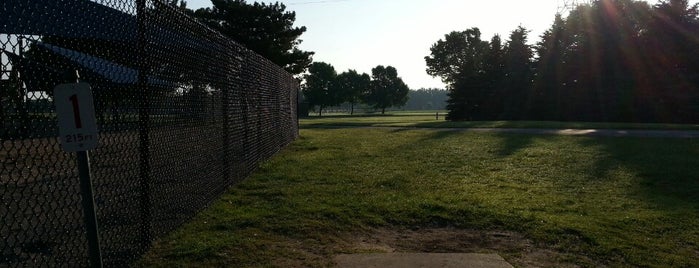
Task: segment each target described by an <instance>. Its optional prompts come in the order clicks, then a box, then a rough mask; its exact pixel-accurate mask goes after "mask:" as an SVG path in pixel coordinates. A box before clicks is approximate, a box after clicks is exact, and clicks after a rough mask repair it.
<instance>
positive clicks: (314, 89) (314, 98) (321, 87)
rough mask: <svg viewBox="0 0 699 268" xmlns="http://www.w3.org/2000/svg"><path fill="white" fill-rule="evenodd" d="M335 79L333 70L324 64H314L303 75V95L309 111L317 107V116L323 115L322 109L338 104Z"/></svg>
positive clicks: (335, 73)
mask: <svg viewBox="0 0 699 268" xmlns="http://www.w3.org/2000/svg"><path fill="white" fill-rule="evenodd" d="M336 77H337V72H336V71H335V68H334V67H333V66H332V65H330V64H328V63H325V62H314V63H313V64H311V66H310V67H309V68H308V74H306V75H304V80H305V83H304V84H303V85H302V91H303V95H304V97H305V99H306V101H307V102H308V105H309V107H310V108H311V109H313V108H314V107H318V116H322V115H323V108H325V107H328V106H332V105H335V104H338V102H339V101H338V99H339V98H338V94H337V92H336V91H335V89H336V88H335V86H334V82H335V79H336Z"/></svg>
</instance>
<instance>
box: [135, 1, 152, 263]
mask: <svg viewBox="0 0 699 268" xmlns="http://www.w3.org/2000/svg"><path fill="white" fill-rule="evenodd" d="M136 12H137V14H136V16H137V17H138V45H137V46H138V61H139V64H138V69H139V70H138V85H137V88H138V89H139V90H140V91H141V94H143V95H142V97H141V98H140V105H139V108H138V136H139V149H138V151H139V156H140V161H139V185H140V189H141V196H140V199H141V200H140V201H141V202H140V203H141V209H140V210H141V211H140V213H141V224H142V228H141V230H140V231H141V233H140V236H141V250H142V251H144V252H145V251H146V250H148V248H149V247H150V242H151V191H150V139H149V137H148V136H149V127H150V114H149V112H150V111H149V110H150V109H149V108H150V102H151V100H150V96H151V92H150V89H149V88H148V60H147V57H148V54H147V51H146V46H147V40H146V31H147V29H146V0H137V1H136Z"/></svg>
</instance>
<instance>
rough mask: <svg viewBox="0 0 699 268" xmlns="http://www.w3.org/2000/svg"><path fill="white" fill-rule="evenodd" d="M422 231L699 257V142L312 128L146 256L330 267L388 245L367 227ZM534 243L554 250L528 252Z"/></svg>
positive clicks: (554, 259) (653, 263) (586, 258)
mask: <svg viewBox="0 0 699 268" xmlns="http://www.w3.org/2000/svg"><path fill="white" fill-rule="evenodd" d="M423 229H430V230H436V229H444V230H450V232H458V231H459V230H465V231H468V232H471V233H473V232H476V233H480V232H482V233H483V234H486V233H489V234H492V233H498V232H501V233H504V234H505V235H504V236H508V237H521V239H525V240H527V241H530V242H529V243H530V245H531V246H530V247H525V248H522V247H519V248H518V247H516V246H513V247H511V248H510V249H509V250H503V248H505V249H507V247H498V248H488V246H487V245H488V244H487V243H484V246H482V247H479V248H476V249H475V250H476V251H480V252H495V253H499V254H501V255H502V256H503V257H504V258H505V259H506V260H508V261H510V262H511V263H513V264H514V265H515V266H529V265H535V266H551V267H559V266H562V265H563V264H565V265H566V266H584V267H590V266H592V267H595V266H601V265H607V266H612V267H618V266H647V267H699V142H698V141H697V140H691V139H657V138H656V139H649V138H600V137H595V138H592V137H569V136H546V135H520V134H493V133H470V132H459V131H444V130H417V129H416V130H405V129H381V128H378V129H377V128H372V129H361V128H359V129H330V128H326V129H304V130H302V131H301V138H300V139H299V140H298V141H296V142H295V143H293V144H292V145H291V146H290V147H288V148H287V149H285V150H283V151H282V152H281V153H280V154H279V155H278V156H276V157H274V158H273V159H271V160H270V161H268V162H266V163H264V164H263V165H262V166H261V167H260V169H259V171H258V172H256V173H255V174H254V175H253V176H252V177H251V178H249V179H248V180H246V181H244V182H242V183H240V184H238V185H236V186H234V187H232V188H231V190H230V191H228V192H227V193H226V194H225V195H224V196H223V197H222V198H221V199H220V200H219V201H217V202H215V203H214V204H213V205H212V206H211V207H210V208H209V209H207V210H205V211H204V212H202V213H200V214H199V215H198V216H197V217H195V218H194V219H193V221H192V222H191V223H189V224H186V225H185V226H183V227H182V228H181V229H179V230H178V231H176V232H174V233H173V234H171V235H170V236H168V237H167V238H165V239H163V240H161V241H159V242H158V243H157V244H156V245H155V246H154V248H153V249H152V250H151V251H150V252H149V253H148V254H147V255H146V257H145V258H144V259H143V260H142V261H141V262H140V263H139V265H141V266H160V267H172V266H181V267H192V266H199V267H210V266H228V267H258V266H263V267H264V266H279V267H289V266H297V267H323V266H332V264H333V263H332V256H333V255H335V254H339V253H354V252H367V251H368V252H382V251H387V249H386V247H379V246H377V247H367V246H361V245H360V246H358V243H359V244H361V243H366V242H367V241H365V240H362V241H359V242H358V241H357V238H358V237H371V236H372V235H374V234H382V233H384V234H385V233H386V232H387V230H392V231H394V232H396V233H398V234H400V233H401V232H403V231H405V232H411V233H414V232H419V231H420V230H423ZM406 237H407V236H406ZM483 237H484V238H483V239H489V238H487V237H485V236H483ZM406 239H408V238H406ZM454 239H457V238H456V237H455V238H454ZM398 240H400V237H399V239H398ZM452 242H454V241H449V239H446V240H443V241H441V242H440V243H443V244H453V243H452ZM515 242H516V241H515ZM515 242H513V243H515ZM505 243H507V242H505ZM389 246H390V245H389ZM467 246H468V245H466V244H465V243H461V244H456V245H453V246H451V247H439V245H434V248H435V249H434V250H430V248H432V247H431V246H430V248H427V247H426V246H420V245H415V246H414V247H411V246H406V245H403V247H394V249H397V250H398V251H401V250H404V251H432V252H447V251H451V252H463V251H474V249H473V248H467ZM532 247H534V249H536V250H539V251H540V252H553V253H555V254H549V255H546V256H544V257H540V258H539V259H541V258H549V260H547V261H543V262H534V263H532V262H526V258H524V259H525V260H523V257H522V256H523V255H525V254H527V252H523V251H525V249H526V250H527V251H532V250H534V249H532ZM411 249H412V250H411Z"/></svg>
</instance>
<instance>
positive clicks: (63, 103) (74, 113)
mask: <svg viewBox="0 0 699 268" xmlns="http://www.w3.org/2000/svg"><path fill="white" fill-rule="evenodd" d="M53 101H54V103H55V104H56V115H57V117H58V134H59V135H60V137H59V140H60V141H61V147H62V148H63V150H65V151H67V152H78V151H87V150H91V149H94V148H95V147H97V122H96V120H95V105H94V102H93V100H92V90H91V89H90V84H88V83H77V84H62V85H58V86H56V88H54V89H53Z"/></svg>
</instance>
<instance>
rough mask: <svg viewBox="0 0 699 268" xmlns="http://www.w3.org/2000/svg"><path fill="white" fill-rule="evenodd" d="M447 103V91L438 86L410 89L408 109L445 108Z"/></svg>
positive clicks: (406, 107)
mask: <svg viewBox="0 0 699 268" xmlns="http://www.w3.org/2000/svg"><path fill="white" fill-rule="evenodd" d="M446 105H447V91H446V90H444V89H437V88H421V89H418V90H410V92H409V93H408V102H407V103H406V104H405V107H404V108H405V109H406V110H444V109H446Z"/></svg>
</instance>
